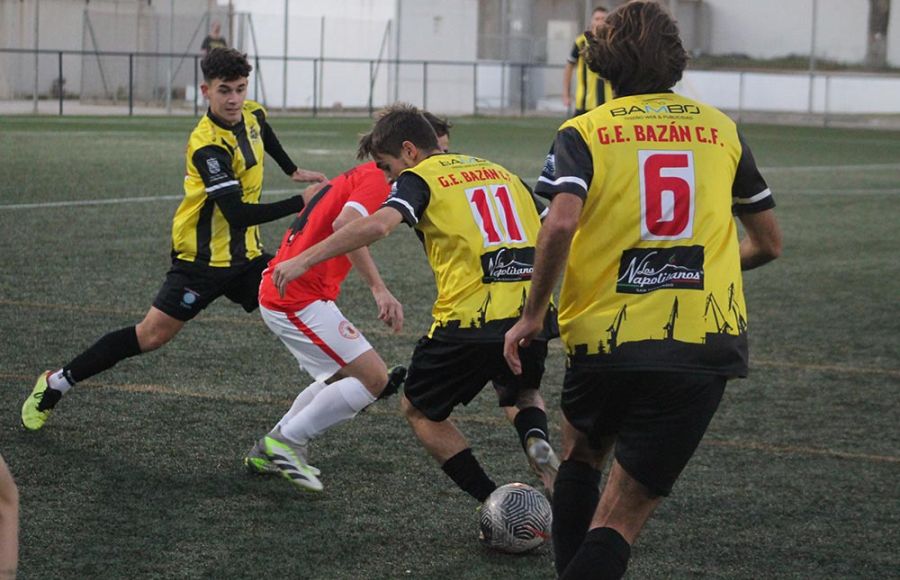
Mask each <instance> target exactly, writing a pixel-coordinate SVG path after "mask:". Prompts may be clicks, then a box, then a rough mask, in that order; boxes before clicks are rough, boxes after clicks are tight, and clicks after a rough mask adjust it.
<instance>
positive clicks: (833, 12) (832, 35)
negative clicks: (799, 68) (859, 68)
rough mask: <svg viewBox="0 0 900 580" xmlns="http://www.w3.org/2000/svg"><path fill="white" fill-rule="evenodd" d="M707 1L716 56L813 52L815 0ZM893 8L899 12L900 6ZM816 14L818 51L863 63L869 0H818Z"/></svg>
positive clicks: (899, 41)
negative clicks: (811, 48)
mask: <svg viewBox="0 0 900 580" xmlns="http://www.w3.org/2000/svg"><path fill="white" fill-rule="evenodd" d="M704 1H705V4H706V5H707V10H708V11H709V21H710V23H711V26H710V28H711V29H710V31H709V34H710V43H709V49H710V52H711V53H712V54H731V53H738V54H746V55H749V56H751V57H754V58H774V57H781V56H787V55H791V54H794V55H804V56H805V55H809V52H810V46H811V45H812V12H813V2H814V0H754V1H752V2H743V1H738V0H704ZM895 4H896V2H895ZM893 8H894V10H893V12H894V16H896V13H897V12H900V6H894V7H893ZM816 12H817V13H816V55H817V56H819V57H821V58H826V59H830V60H836V61H840V62H853V63H859V62H862V60H863V59H864V58H865V54H866V40H867V30H868V19H869V2H868V0H840V1H839V0H818V4H817V11H816ZM898 24H900V23H898ZM892 28H893V29H892V30H891V31H890V34H891V39H892V40H894V41H895V42H894V43H893V44H895V45H900V29H898V28H900V27H898V26H893V27H892Z"/></svg>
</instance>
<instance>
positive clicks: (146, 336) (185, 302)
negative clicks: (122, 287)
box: [22, 260, 233, 430]
mask: <svg viewBox="0 0 900 580" xmlns="http://www.w3.org/2000/svg"><path fill="white" fill-rule="evenodd" d="M230 275H232V276H233V274H229V273H228V272H218V271H217V270H216V269H213V268H209V267H205V266H200V265H196V264H192V263H188V262H182V261H180V260H174V261H173V263H172V267H171V268H170V269H169V271H168V273H166V279H165V281H164V282H163V284H162V286H161V287H160V289H159V292H158V293H157V295H156V298H155V299H154V300H153V305H152V306H151V307H150V309H149V310H148V312H147V314H146V316H145V317H144V319H143V320H142V321H141V322H140V323H138V324H137V325H135V326H128V327H125V328H122V329H119V330H116V331H113V332H110V333H108V334H106V335H104V336H103V337H101V338H100V339H99V340H98V341H97V342H95V343H94V344H93V345H92V346H91V347H90V348H88V349H87V350H85V351H84V352H82V353H81V354H79V355H78V356H77V357H75V358H74V359H72V361H71V362H69V363H68V364H67V365H65V366H64V367H62V368H61V369H59V370H57V371H47V372H44V373H42V374H41V376H39V377H38V380H37V383H36V384H35V386H34V389H33V390H32V392H31V395H30V396H29V397H28V399H26V400H25V403H24V405H23V406H22V424H23V425H24V426H25V428H27V429H31V430H35V429H40V428H41V427H42V426H43V425H44V423H45V422H46V420H47V418H48V417H49V416H50V412H51V410H52V409H53V407H54V406H55V405H56V403H57V402H59V399H60V398H61V397H62V394H63V393H65V392H67V391H68V390H69V389H70V388H72V387H73V386H74V385H75V384H76V383H77V382H79V381H83V380H85V379H88V378H90V377H92V376H94V375H97V374H99V373H101V372H103V371H105V370H107V369H109V368H111V367H113V366H114V365H116V364H117V363H118V362H119V361H121V360H124V359H126V358H129V357H132V356H136V355H139V354H142V353H145V352H150V351H152V350H156V349H158V348H159V347H161V346H162V345H164V344H166V343H167V342H169V341H170V340H172V338H174V337H175V335H177V334H178V333H179V332H180V331H181V329H182V328H183V327H184V324H185V322H187V321H189V320H191V319H192V318H194V317H195V316H197V314H199V313H200V312H201V311H202V310H203V309H204V308H206V307H207V306H208V305H209V304H210V303H211V302H212V301H214V300H215V299H216V298H218V297H219V296H221V295H222V293H223V291H224V288H225V285H226V282H227V279H228V276H230Z"/></svg>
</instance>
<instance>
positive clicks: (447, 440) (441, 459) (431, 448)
mask: <svg viewBox="0 0 900 580" xmlns="http://www.w3.org/2000/svg"><path fill="white" fill-rule="evenodd" d="M401 406H402V409H403V414H404V416H405V417H406V420H407V422H408V423H409V426H410V427H411V428H412V430H413V433H415V434H416V438H418V440H419V442H420V443H421V444H422V446H423V447H424V448H425V449H426V451H428V453H429V454H430V455H431V456H432V457H434V459H435V460H436V461H437V462H438V463H439V464H440V466H441V469H442V470H443V471H444V473H446V474H447V476H448V477H449V478H450V479H452V480H453V482H454V483H455V484H456V485H457V486H458V487H459V488H460V489H461V490H463V491H465V492H466V493H468V494H469V495H471V496H472V497H474V498H475V499H476V500H478V501H479V502H484V500H486V499H487V498H488V496H489V495H491V493H493V491H494V490H495V489H497V484H496V483H494V481H493V480H492V479H491V478H490V477H488V475H487V473H486V472H485V471H484V468H482V467H481V464H480V463H479V462H478V459H476V457H475V455H474V453H473V452H472V449H471V447H469V442H468V441H466V438H465V436H464V435H463V434H462V432H461V431H460V430H459V429H457V427H456V425H454V424H453V422H452V421H450V419H444V420H443V421H432V420H431V419H429V418H428V417H426V416H425V414H424V413H422V412H421V411H420V410H418V409H416V408H415V407H414V406H413V404H412V403H411V402H410V400H409V399H408V398H407V397H406V396H404V397H403V398H402V400H401Z"/></svg>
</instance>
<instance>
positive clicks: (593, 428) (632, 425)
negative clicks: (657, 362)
mask: <svg viewBox="0 0 900 580" xmlns="http://www.w3.org/2000/svg"><path fill="white" fill-rule="evenodd" d="M726 382H727V378H726V377H724V376H719V375H708V374H698V373H680V372H658V371H645V372H641V371H632V372H609V371H599V370H596V369H586V368H573V367H571V366H570V367H569V368H568V369H567V370H566V378H565V382H564V383H563V392H562V410H563V413H564V414H565V416H566V419H567V420H568V421H569V423H571V424H572V425H573V426H574V427H575V428H576V429H578V430H579V431H581V432H582V433H584V434H585V435H587V437H588V440H589V441H590V443H591V445H592V446H593V447H595V448H598V447H600V442H601V440H602V439H603V438H608V437H609V436H612V435H614V436H615V437H616V443H615V457H616V460H617V461H618V462H619V464H620V465H621V466H622V467H623V468H624V469H625V471H627V472H628V473H629V475H631V476H632V477H633V478H635V479H636V480H638V481H639V482H641V483H642V484H644V485H645V486H647V487H648V488H649V489H650V491H651V492H652V493H654V494H655V495H660V496H666V495H669V493H671V491H672V486H673V485H674V484H675V481H676V480H677V479H678V476H679V475H680V474H681V471H682V470H683V469H684V467H685V465H687V462H688V460H689V459H690V458H691V456H692V455H693V454H694V451H695V450H696V449H697V445H699V444H700V440H701V439H702V438H703V434H704V433H706V428H707V427H708V426H709V422H710V421H711V420H712V417H713V415H714V414H715V412H716V409H718V407H719V402H720V401H721V400H722V393H723V392H724V390H725V383H726Z"/></svg>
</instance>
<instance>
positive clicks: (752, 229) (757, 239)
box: [739, 209, 781, 270]
mask: <svg viewBox="0 0 900 580" xmlns="http://www.w3.org/2000/svg"><path fill="white" fill-rule="evenodd" d="M739 219H740V220H741V224H742V225H743V226H744V234H745V235H744V239H742V240H741V245H740V251H741V270H752V269H753V268H758V267H759V266H762V265H763V264H768V263H769V262H771V261H772V260H774V259H775V258H777V257H778V256H780V255H781V228H780V227H779V225H778V220H777V219H775V211H774V210H771V209H767V210H765V211H761V212H759V213H748V214H744V215H741V216H740V218H739Z"/></svg>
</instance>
